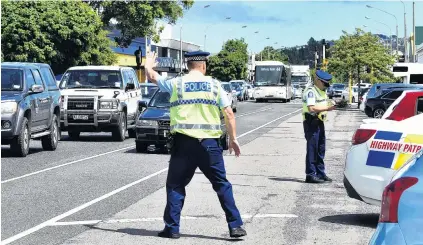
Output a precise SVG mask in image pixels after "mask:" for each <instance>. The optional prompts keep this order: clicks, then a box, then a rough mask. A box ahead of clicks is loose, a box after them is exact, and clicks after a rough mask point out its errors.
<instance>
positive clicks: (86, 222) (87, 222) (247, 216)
mask: <svg viewBox="0 0 423 245" xmlns="http://www.w3.org/2000/svg"><path fill="white" fill-rule="evenodd" d="M212 218H222V219H224V218H225V216H224V215H222V216H219V217H215V216H211V217H207V216H203V217H196V216H181V220H197V219H212ZM241 218H243V219H250V218H298V216H297V215H295V214H256V215H251V214H242V215H241ZM162 220H163V217H154V218H139V219H109V220H81V221H65V222H55V223H53V224H51V225H49V226H71V225H97V224H116V223H137V222H152V221H162Z"/></svg>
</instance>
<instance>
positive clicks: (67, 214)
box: [1, 109, 301, 244]
mask: <svg viewBox="0 0 423 245" xmlns="http://www.w3.org/2000/svg"><path fill="white" fill-rule="evenodd" d="M300 110H301V109H298V110H295V111H293V112H291V113H288V114H286V115H283V116H281V117H278V118H276V119H274V120H272V121H270V122H268V123H266V124H263V125H262V126H260V127H257V128H255V129H253V130H250V131H248V132H246V133H244V134H242V135H240V136H238V137H237V139H239V138H241V137H244V136H245V135H248V134H250V133H252V132H254V131H256V130H258V129H260V128H263V127H265V126H267V125H269V124H271V123H273V122H276V121H277V120H280V119H282V118H284V117H287V116H289V115H292V114H293V113H296V112H298V111H300ZM128 148H129V147H128ZM120 150H122V149H120ZM116 151H118V150H115V152H116ZM104 154H106V153H104ZM167 170H168V168H164V169H162V170H160V171H157V172H155V173H153V174H150V175H148V176H146V177H144V178H142V179H139V180H136V181H134V182H132V183H130V184H128V185H125V186H123V187H120V188H118V189H116V190H114V191H112V192H109V193H107V194H104V195H103V196H101V197H98V198H96V199H94V200H92V201H90V202H87V203H85V204H82V205H80V206H78V207H76V208H74V209H71V210H69V211H67V212H66V213H63V214H60V215H58V216H56V217H54V218H51V219H49V220H47V221H45V222H43V223H41V224H39V225H37V226H34V227H32V228H30V229H28V230H25V231H23V232H21V233H18V234H17V235H14V236H12V237H9V238H7V239H5V240H3V241H1V244H9V243H11V242H14V241H16V240H18V239H21V238H23V237H25V236H28V235H30V234H32V233H34V232H36V231H39V230H41V229H43V228H45V227H46V226H51V225H52V224H54V223H56V222H57V221H59V220H61V219H64V218H66V217H68V216H70V215H72V214H75V213H77V212H79V211H81V210H83V209H85V208H87V207H89V206H91V205H93V204H95V203H97V202H100V201H102V200H104V199H106V198H108V197H111V196H113V195H115V194H117V193H119V192H121V191H124V190H126V189H128V188H130V187H132V186H134V185H136V184H139V183H141V182H143V181H146V180H148V179H150V178H152V177H154V176H157V175H159V174H161V173H163V172H165V171H167ZM251 217H253V216H251Z"/></svg>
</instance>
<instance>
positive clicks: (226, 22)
mask: <svg viewBox="0 0 423 245" xmlns="http://www.w3.org/2000/svg"><path fill="white" fill-rule="evenodd" d="M403 2H404V4H405V11H406V24H407V36H409V35H410V33H411V32H412V13H413V12H412V9H413V3H412V1H407V0H404V1H403ZM206 5H210V6H209V7H207V8H205V6H206ZM366 5H370V6H371V7H373V8H368V7H366ZM376 8H378V9H381V10H384V11H386V12H388V13H391V14H393V15H395V16H396V18H397V20H398V36H399V38H403V37H404V5H403V4H402V3H401V2H400V1H376V2H371V1H353V0H350V1H240V0H235V1H229V0H227V1H198V0H197V1H195V3H194V5H193V6H192V8H190V9H189V10H186V11H185V13H184V16H183V17H182V18H181V19H179V20H178V22H177V23H176V24H175V26H174V28H173V30H172V38H175V39H178V40H179V38H180V27H181V26H182V40H183V41H187V42H192V43H195V44H197V45H200V46H201V49H202V50H206V51H208V52H211V53H217V52H219V51H220V50H221V48H222V45H223V43H224V41H227V40H228V39H233V38H241V37H243V38H244V39H245V41H246V42H247V43H248V49H249V51H250V52H259V51H260V50H262V49H263V47H265V46H273V47H275V48H280V47H292V46H296V45H305V44H306V43H307V41H308V40H309V39H310V37H313V38H314V39H316V40H321V39H323V38H324V39H327V40H331V39H337V38H339V36H341V35H342V31H343V30H345V31H347V32H349V33H351V32H353V31H354V30H355V28H357V27H359V28H362V29H363V30H366V31H371V32H372V33H380V34H385V35H388V34H389V33H390V32H392V34H393V35H395V33H396V21H395V18H394V17H393V16H392V15H389V14H386V13H384V12H382V11H380V10H378V9H376ZM366 16H367V17H369V18H370V19H366V18H365V17H366ZM227 17H230V19H227ZM382 23H384V24H382ZM415 23H416V26H423V1H415ZM363 25H366V26H367V27H363ZM243 26H246V27H244V28H243ZM256 31H258V33H255V32H256ZM205 35H206V38H205ZM267 38H269V39H267ZM204 45H205V47H204Z"/></svg>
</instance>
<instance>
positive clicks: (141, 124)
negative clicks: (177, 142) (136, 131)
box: [137, 120, 158, 128]
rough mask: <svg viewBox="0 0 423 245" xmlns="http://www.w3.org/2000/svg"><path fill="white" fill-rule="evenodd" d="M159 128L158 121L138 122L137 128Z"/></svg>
mask: <svg viewBox="0 0 423 245" xmlns="http://www.w3.org/2000/svg"><path fill="white" fill-rule="evenodd" d="M157 126H158V124H157V121H153V120H138V121H137V127H143V128H157Z"/></svg>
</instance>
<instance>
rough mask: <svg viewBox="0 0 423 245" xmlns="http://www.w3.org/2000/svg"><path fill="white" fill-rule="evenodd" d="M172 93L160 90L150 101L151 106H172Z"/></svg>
mask: <svg viewBox="0 0 423 245" xmlns="http://www.w3.org/2000/svg"><path fill="white" fill-rule="evenodd" d="M169 100H170V94H169V93H168V92H163V91H158V92H157V93H155V94H154V97H153V98H152V99H151V101H150V105H149V106H150V107H170V102H169Z"/></svg>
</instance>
